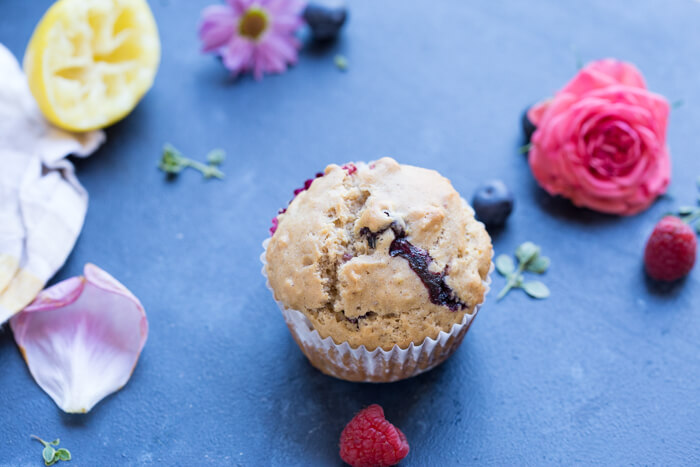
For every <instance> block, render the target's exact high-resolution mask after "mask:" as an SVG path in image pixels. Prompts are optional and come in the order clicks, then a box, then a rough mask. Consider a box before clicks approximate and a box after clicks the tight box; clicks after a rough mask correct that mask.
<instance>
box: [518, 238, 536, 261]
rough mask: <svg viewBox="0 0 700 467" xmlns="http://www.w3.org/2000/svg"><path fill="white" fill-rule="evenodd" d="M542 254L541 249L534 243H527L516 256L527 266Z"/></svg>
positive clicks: (521, 246) (519, 249) (519, 248)
mask: <svg viewBox="0 0 700 467" xmlns="http://www.w3.org/2000/svg"><path fill="white" fill-rule="evenodd" d="M539 254H540V247H538V246H537V245H535V244H534V243H532V242H525V243H523V244H522V245H520V246H519V247H518V249H517V250H515V256H516V257H517V258H518V260H519V261H520V262H521V263H525V264H527V263H528V262H530V261H532V260H534V259H535V258H536V257H537V256H538V255H539Z"/></svg>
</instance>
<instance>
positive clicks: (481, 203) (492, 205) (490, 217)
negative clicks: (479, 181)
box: [472, 180, 515, 227]
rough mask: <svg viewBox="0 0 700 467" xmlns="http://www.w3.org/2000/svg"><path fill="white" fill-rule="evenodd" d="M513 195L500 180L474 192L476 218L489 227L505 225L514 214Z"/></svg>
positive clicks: (473, 200) (489, 182)
mask: <svg viewBox="0 0 700 467" xmlns="http://www.w3.org/2000/svg"><path fill="white" fill-rule="evenodd" d="M514 203H515V200H514V199H513V193H511V191H510V190H509V189H508V187H507V186H506V184H505V183H503V182H502V181H500V180H491V181H488V182H486V183H484V184H483V185H481V186H480V187H479V188H477V190H476V192H474V198H472V206H473V207H474V211H476V218H477V219H479V220H480V221H481V222H483V223H484V224H486V225H487V226H492V227H498V226H500V225H503V224H504V223H505V222H506V219H508V216H510V213H511V212H513V204H514Z"/></svg>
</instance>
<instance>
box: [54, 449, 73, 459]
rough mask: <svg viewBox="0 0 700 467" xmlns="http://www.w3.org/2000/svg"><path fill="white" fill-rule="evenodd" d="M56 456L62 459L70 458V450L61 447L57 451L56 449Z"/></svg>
mask: <svg viewBox="0 0 700 467" xmlns="http://www.w3.org/2000/svg"><path fill="white" fill-rule="evenodd" d="M56 457H58V458H59V459H60V460H62V461H69V460H71V456H70V451H69V450H68V449H64V448H61V449H59V450H58V451H56Z"/></svg>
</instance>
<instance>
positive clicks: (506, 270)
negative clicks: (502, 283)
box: [496, 255, 515, 276]
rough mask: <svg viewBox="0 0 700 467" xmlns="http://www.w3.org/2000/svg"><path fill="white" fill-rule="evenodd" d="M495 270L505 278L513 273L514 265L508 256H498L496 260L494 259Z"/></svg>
mask: <svg viewBox="0 0 700 467" xmlns="http://www.w3.org/2000/svg"><path fill="white" fill-rule="evenodd" d="M496 270H497V271H498V272H499V274H501V275H502V276H507V275H509V274H511V273H512V272H513V271H515V263H514V262H513V259H512V258H511V257H510V256H508V255H499V256H498V258H496Z"/></svg>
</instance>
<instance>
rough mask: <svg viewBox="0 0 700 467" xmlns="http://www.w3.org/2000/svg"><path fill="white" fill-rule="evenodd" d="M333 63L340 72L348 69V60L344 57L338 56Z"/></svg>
mask: <svg viewBox="0 0 700 467" xmlns="http://www.w3.org/2000/svg"><path fill="white" fill-rule="evenodd" d="M333 63H335V66H336V68H338V69H339V70H340V71H347V69H348V59H347V58H345V56H344V55H340V54H338V55H336V56H335V57H334V58H333Z"/></svg>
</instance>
